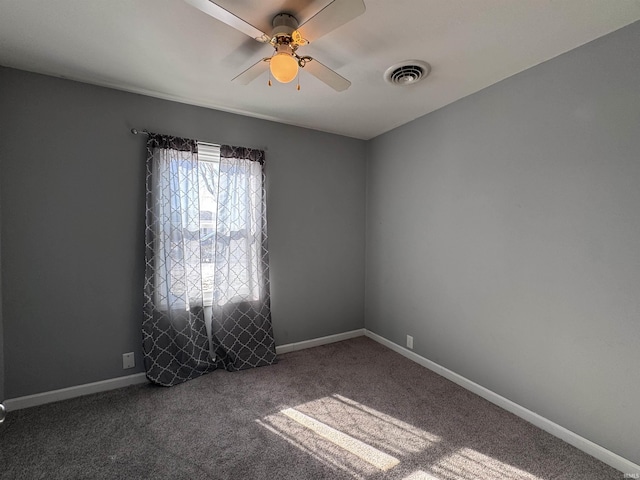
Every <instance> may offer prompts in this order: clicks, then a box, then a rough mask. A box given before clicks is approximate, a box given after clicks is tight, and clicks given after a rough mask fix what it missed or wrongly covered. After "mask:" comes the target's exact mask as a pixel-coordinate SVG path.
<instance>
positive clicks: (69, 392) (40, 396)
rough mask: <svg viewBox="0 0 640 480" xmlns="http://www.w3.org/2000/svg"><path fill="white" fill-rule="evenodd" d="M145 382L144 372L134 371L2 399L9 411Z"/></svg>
mask: <svg viewBox="0 0 640 480" xmlns="http://www.w3.org/2000/svg"><path fill="white" fill-rule="evenodd" d="M146 382H148V380H147V377H146V374H145V373H135V374H133V375H127V376H126V377H117V378H110V379H109V380H102V381H100V382H93V383H85V384H84V385H76V386H74V387H68V388H61V389H60V390H51V391H49V392H42V393H36V394H34V395H26V396H24V397H17V398H10V399H8V400H5V401H4V406H5V407H6V408H7V411H8V412H11V411H13V410H20V409H22V408H28V407H35V406H38V405H44V404H45V403H51V402H57V401H59V400H68V399H70V398H75V397H81V396H83V395H90V394H92V393H98V392H105V391H107V390H114V389H116V388H121V387H128V386H129V385H136V384H138V383H146Z"/></svg>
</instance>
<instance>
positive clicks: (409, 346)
mask: <svg viewBox="0 0 640 480" xmlns="http://www.w3.org/2000/svg"><path fill="white" fill-rule="evenodd" d="M407 348H410V349H411V350H413V337H412V336H411V335H407Z"/></svg>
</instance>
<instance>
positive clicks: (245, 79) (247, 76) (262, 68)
mask: <svg viewBox="0 0 640 480" xmlns="http://www.w3.org/2000/svg"><path fill="white" fill-rule="evenodd" d="M270 60H271V57H265V58H263V59H261V60H258V61H257V62H256V63H254V64H253V65H251V66H250V67H249V68H247V69H246V70H245V71H244V72H242V73H241V74H240V75H238V76H237V77H235V78H234V79H233V80H231V81H232V82H236V83H239V84H240V85H249V84H250V83H251V82H253V81H254V80H255V79H256V78H258V77H259V76H260V75H261V74H262V73H264V72H266V71H267V69H268V68H269V61H270Z"/></svg>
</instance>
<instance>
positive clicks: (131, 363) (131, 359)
mask: <svg viewBox="0 0 640 480" xmlns="http://www.w3.org/2000/svg"><path fill="white" fill-rule="evenodd" d="M135 366H136V357H135V356H134V355H133V352H129V353H123V354H122V369H123V370H125V369H127V368H133V367H135Z"/></svg>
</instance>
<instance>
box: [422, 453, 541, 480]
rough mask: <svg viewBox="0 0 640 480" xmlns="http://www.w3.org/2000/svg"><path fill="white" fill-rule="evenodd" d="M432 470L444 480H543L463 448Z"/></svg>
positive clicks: (435, 465) (433, 466) (434, 466)
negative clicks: (495, 479)
mask: <svg viewBox="0 0 640 480" xmlns="http://www.w3.org/2000/svg"><path fill="white" fill-rule="evenodd" d="M430 469H431V470H432V471H433V472H434V473H436V474H437V475H438V476H439V477H440V478H442V480H478V479H479V478H492V479H493V478H499V479H501V480H542V479H541V478H540V477H536V476H535V475H532V474H530V473H529V472H526V471H524V470H521V469H519V468H516V467H514V466H512V465H509V464H507V463H503V462H501V461H500V460H498V459H496V458H492V457H489V456H487V455H484V454H482V453H480V452H476V451H475V450H472V449H470V448H461V449H460V450H458V451H457V452H456V453H454V454H452V455H449V456H448V457H445V458H443V459H442V460H440V461H439V462H437V463H436V464H434V465H432V466H431V467H430Z"/></svg>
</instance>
